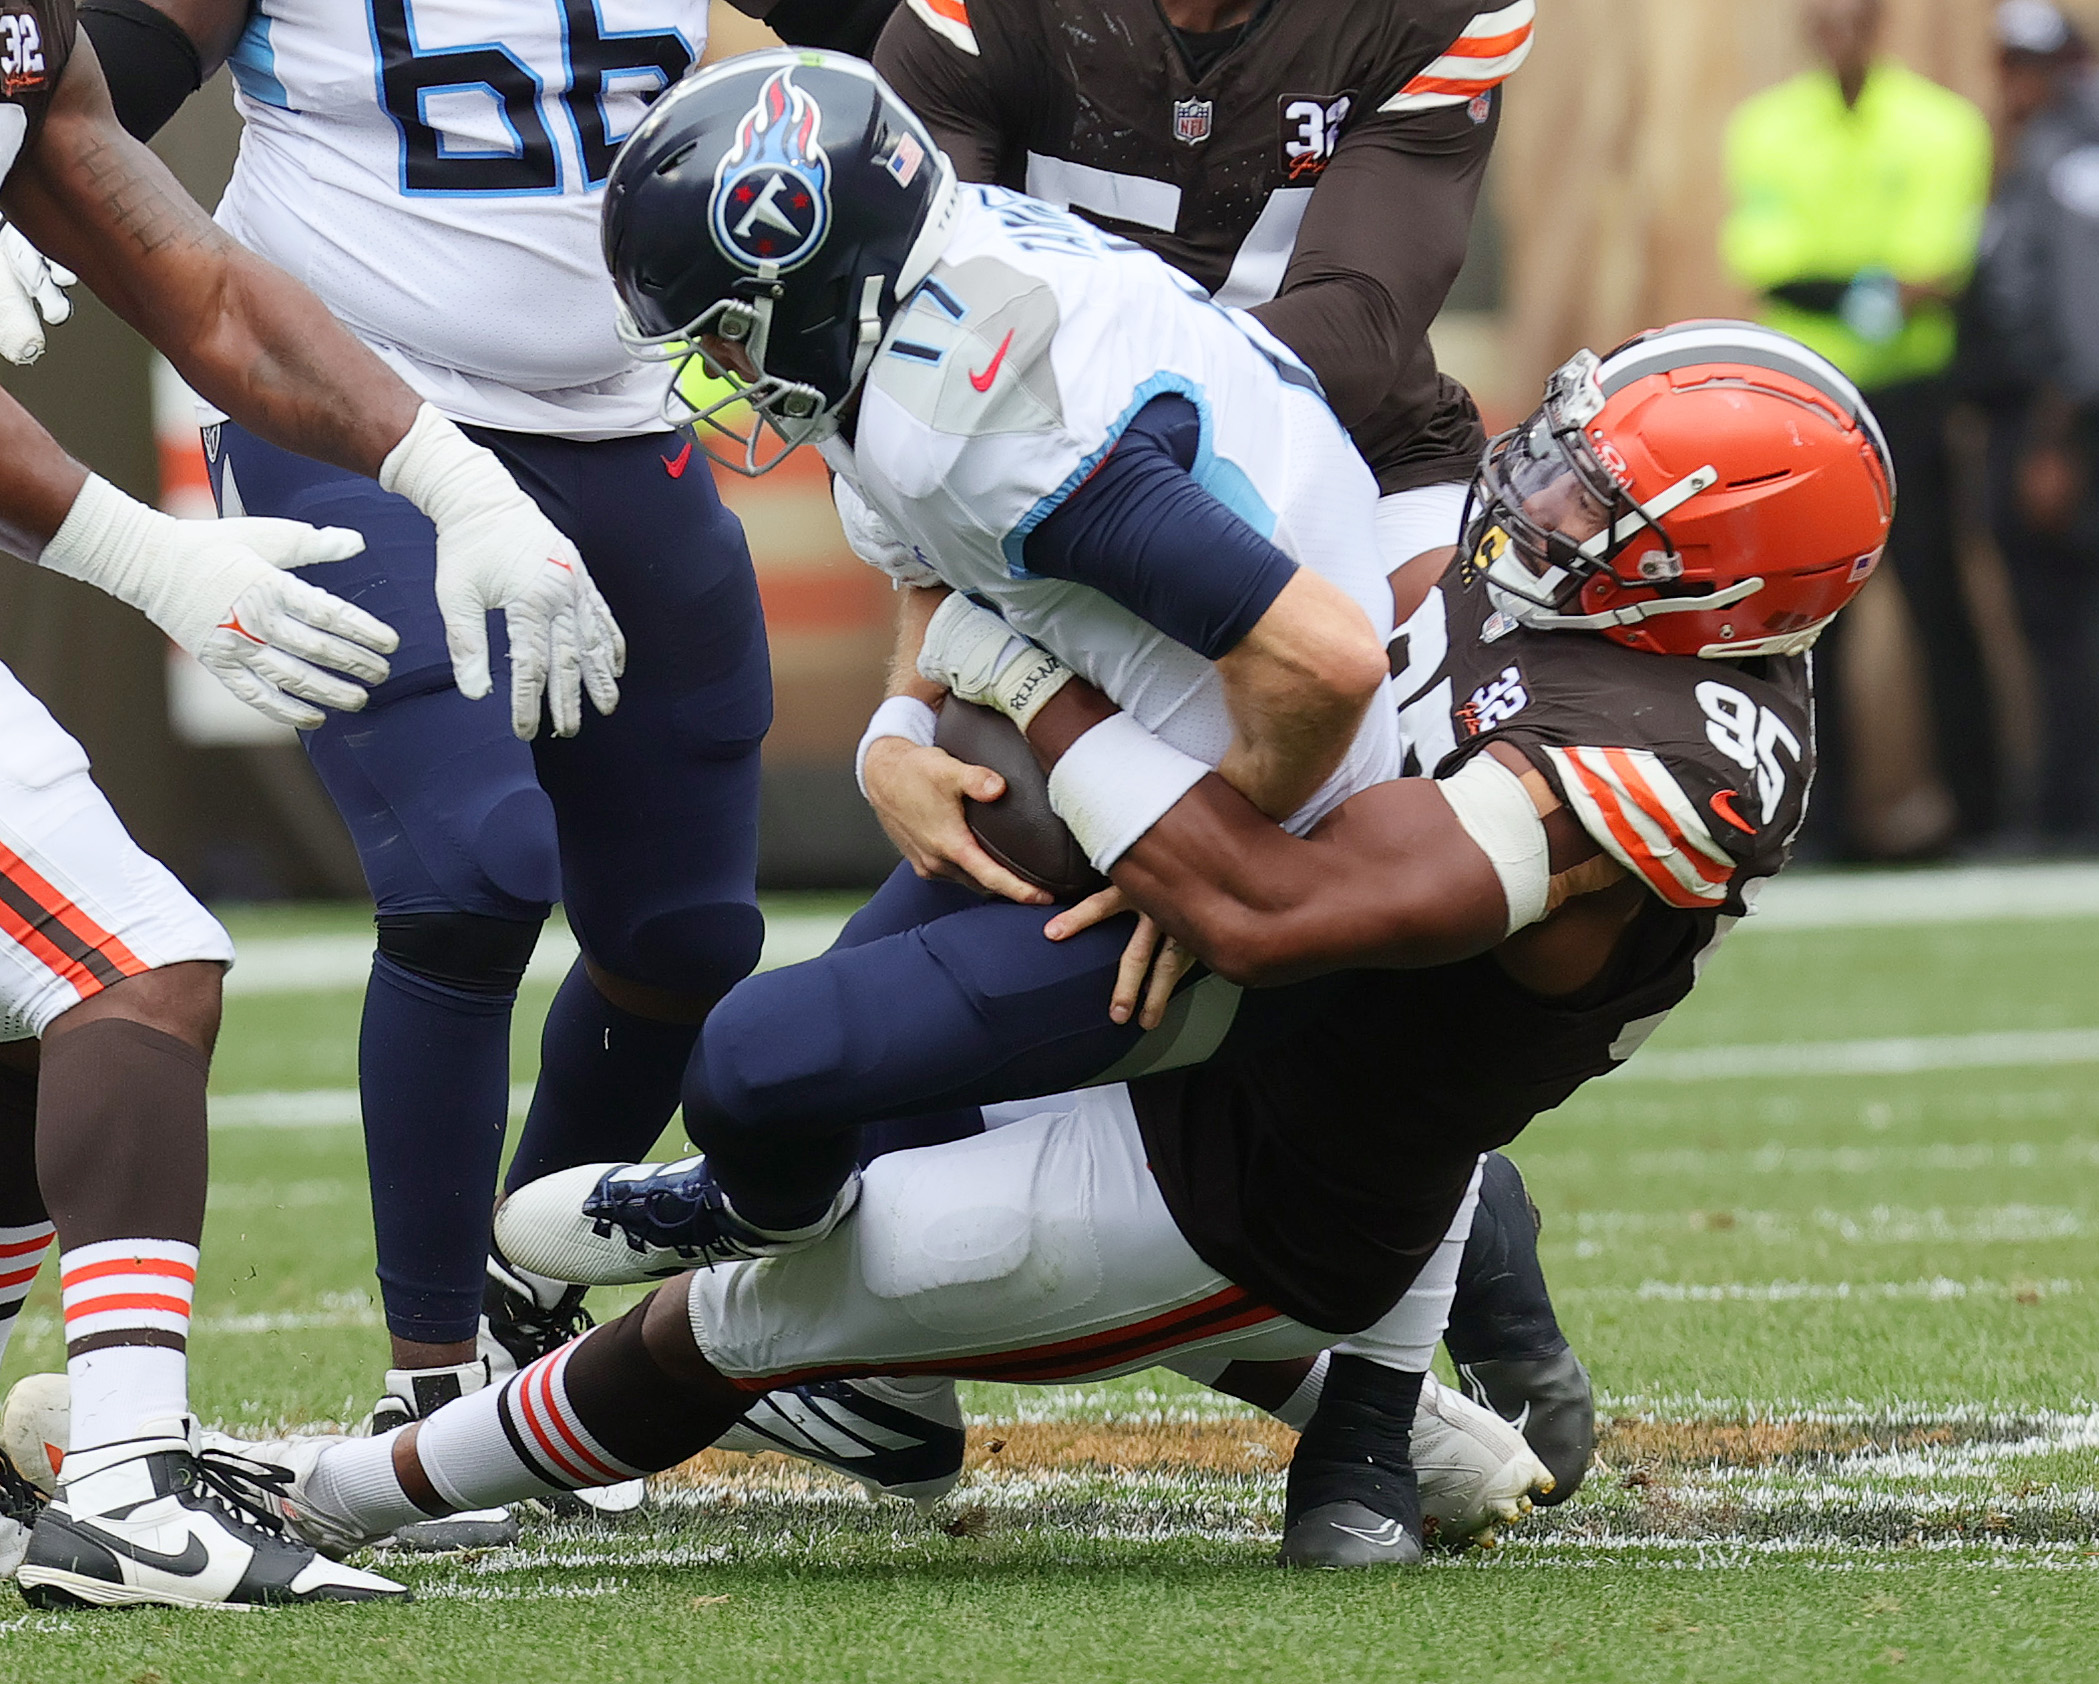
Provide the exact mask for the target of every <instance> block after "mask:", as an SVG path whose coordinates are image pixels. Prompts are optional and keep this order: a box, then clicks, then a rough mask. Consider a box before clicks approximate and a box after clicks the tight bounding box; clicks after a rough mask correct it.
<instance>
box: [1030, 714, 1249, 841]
mask: <svg viewBox="0 0 2099 1684" xmlns="http://www.w3.org/2000/svg"><path fill="white" fill-rule="evenodd" d="M1210 771H1211V768H1210V767H1209V766H1207V765H1205V764H1204V763H1203V762H1202V761H1200V760H1197V759H1196V758H1195V757H1194V756H1193V755H1190V754H1183V753H1182V752H1181V751H1180V750H1179V749H1177V748H1169V747H1168V746H1167V745H1166V744H1165V743H1162V742H1160V741H1159V739H1158V738H1157V737H1155V736H1153V735H1152V734H1151V733H1150V732H1149V731H1147V730H1146V729H1145V728H1144V727H1143V726H1142V725H1139V724H1138V723H1137V721H1136V720H1134V719H1132V718H1131V717H1130V716H1129V715H1128V714H1126V713H1118V714H1114V715H1112V716H1111V717H1109V718H1107V719H1104V720H1102V721H1101V722H1100V723H1099V724H1098V725H1096V726H1094V727H1093V729H1092V730H1090V731H1088V732H1087V733H1086V734H1085V735H1084V736H1083V737H1081V738H1080V739H1079V740H1078V741H1077V742H1075V743H1073V744H1072V745H1071V747H1070V748H1068V749H1066V750H1065V751H1064V758H1063V759H1061V760H1059V761H1058V762H1057V764H1056V768H1055V769H1054V770H1053V771H1052V772H1051V773H1050V776H1049V798H1050V806H1051V807H1052V808H1054V809H1055V810H1056V813H1057V816H1058V817H1059V818H1061V819H1062V820H1063V821H1064V822H1065V823H1066V824H1067V825H1069V826H1070V827H1071V833H1072V835H1073V836H1075V837H1077V838H1078V841H1079V846H1080V847H1082V848H1084V849H1085V850H1086V857H1087V858H1088V859H1089V860H1091V861H1092V862H1093V867H1094V869H1095V870H1096V871H1106V870H1107V869H1108V868H1109V867H1110V866H1112V865H1113V864H1114V863H1115V862H1116V861H1117V860H1119V859H1121V858H1122V856H1123V855H1124V854H1126V853H1128V852H1129V851H1130V848H1131V847H1132V846H1133V845H1134V844H1135V842H1136V840H1137V838H1138V837H1140V836H1142V835H1143V834H1144V833H1145V832H1146V831H1147V830H1149V829H1151V827H1152V826H1153V825H1155V824H1157V823H1158V822H1159V821H1160V820H1161V819H1162V818H1164V817H1165V816H1166V812H1167V809H1168V808H1170V807H1172V805H1173V804H1174V803H1175V802H1176V801H1178V800H1180V798H1181V797H1182V796H1184V795H1186V794H1187V793H1188V792H1189V791H1190V790H1191V789H1193V788H1194V787H1195V786H1196V785H1197V784H1199V783H1201V782H1202V780H1203V778H1204V777H1205V776H1206V775H1207V774H1208V773H1209V772H1210Z"/></svg>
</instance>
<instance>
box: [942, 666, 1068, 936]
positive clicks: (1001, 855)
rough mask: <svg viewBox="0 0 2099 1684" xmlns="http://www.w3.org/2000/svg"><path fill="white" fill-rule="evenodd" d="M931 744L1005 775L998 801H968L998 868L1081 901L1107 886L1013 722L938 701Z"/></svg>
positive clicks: (951, 700) (974, 826) (974, 825)
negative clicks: (1052, 800)
mask: <svg viewBox="0 0 2099 1684" xmlns="http://www.w3.org/2000/svg"><path fill="white" fill-rule="evenodd" d="M933 742H934V744H935V745H936V746H937V747H940V748H943V749H945V750H947V752H948V753H949V754H952V755H953V756H954V757H955V758H956V759H957V760H962V761H966V762H968V763H969V764H970V765H972V766H988V767H990V768H991V769H992V770H993V771H994V772H996V773H998V775H999V776H1000V777H1002V778H1004V779H1005V780H1006V793H1005V794H1004V795H1002V796H1000V797H999V798H998V799H997V800H996V801H970V800H966V799H965V800H964V802H963V808H964V817H965V818H966V819H967V820H968V822H969V829H970V834H971V835H973V836H974V837H976V839H977V841H978V843H979V844H980V845H981V846H982V847H983V849H984V851H985V852H986V853H987V854H989V855H990V856H991V857H992V858H993V859H995V860H997V861H998V862H999V864H1000V865H1003V866H1004V867H1005V868H1006V869H1007V870H1008V871H1011V872H1012V873H1014V875H1016V876H1018V877H1024V878H1026V879H1027V880H1028V881H1029V882H1030V883H1033V884H1034V885H1035V886H1036V887H1037V888H1038V889H1047V890H1048V891H1049V892H1050V893H1051V894H1053V895H1055V896H1056V897H1057V899H1059V900H1063V901H1075V900H1084V899H1085V898H1086V897H1087V896H1088V895H1090V894H1092V893H1093V892H1094V891H1095V890H1097V889H1104V888H1106V887H1107V886H1108V880H1107V878H1105V877H1103V876H1102V875H1101V874H1100V873H1099V872H1098V871H1095V870H1094V869H1093V866H1092V863H1091V862H1090V861H1088V859H1087V858H1086V854H1085V850H1084V849H1082V848H1081V847H1080V846H1079V842H1078V838H1077V837H1075V836H1073V835H1072V833H1071V831H1070V829H1069V828H1068V827H1067V826H1066V825H1065V823H1064V821H1063V820H1062V819H1060V818H1058V817H1057V814H1056V811H1055V809H1054V808H1052V807H1051V806H1050V799H1049V779H1048V778H1047V777H1046V776H1045V775H1044V774H1043V771H1042V768H1041V767H1039V766H1037V765H1036V764H1035V755H1034V751H1033V750H1031V749H1030V748H1029V747H1028V740H1027V738H1025V737H1024V736H1022V735H1021V734H1020V728H1019V727H1018V726H1017V725H1015V724H1014V723H1013V721H1012V720H1010V719H1008V718H1007V717H1006V716H1005V715H1004V714H1002V713H1000V712H998V711H997V710H996V709H994V708H987V707H979V706H977V704H976V703H974V702H964V701H958V700H957V699H956V698H955V697H953V696H950V697H948V699H947V700H946V701H945V702H943V703H942V704H941V708H940V721H939V724H938V725H937V726H935V728H934V731H933Z"/></svg>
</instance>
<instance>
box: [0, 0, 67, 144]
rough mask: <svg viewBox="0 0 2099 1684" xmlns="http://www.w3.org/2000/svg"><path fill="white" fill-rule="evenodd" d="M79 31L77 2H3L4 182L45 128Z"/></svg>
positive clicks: (0, 140)
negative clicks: (15, 114) (12, 113)
mask: <svg viewBox="0 0 2099 1684" xmlns="http://www.w3.org/2000/svg"><path fill="white" fill-rule="evenodd" d="M75 27H76V24H75V20H74V16H73V0H0V180H4V179H5V178H6V176H7V172H8V171H9V170H11V169H13V168H14V167H15V160H16V159H17V158H19V157H20V156H21V155H22V150H23V148H24V147H26V146H27V145H28V144H29V142H30V141H31V140H32V139H34V138H35V136H36V132H37V130H38V129H40V128H42V127H43V123H44V113H45V112H46V111H48V110H49V109H50V108H51V95H52V94H53V92H55V91H56V89H57V87H58V79H59V77H60V76H61V75H63V74H64V72H65V68H66V61H67V60H68V59H70V58H71V57H72V56H73V31H74V29H75ZM9 108H12V109H13V110H16V111H18V112H20V113H21V115H20V116H19V117H5V116H4V113H5V111H6V110H7V109H9Z"/></svg>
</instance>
